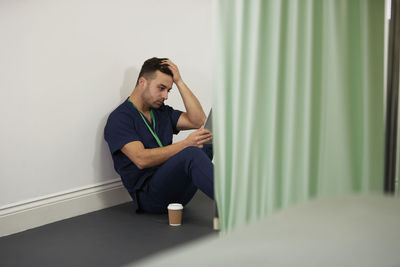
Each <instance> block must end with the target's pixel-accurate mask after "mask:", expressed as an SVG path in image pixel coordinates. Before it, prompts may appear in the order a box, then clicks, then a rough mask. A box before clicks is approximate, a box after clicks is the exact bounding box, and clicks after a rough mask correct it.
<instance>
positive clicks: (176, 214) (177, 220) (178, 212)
mask: <svg viewBox="0 0 400 267" xmlns="http://www.w3.org/2000/svg"><path fill="white" fill-rule="evenodd" d="M182 210H183V206H182V204H179V203H171V204H169V205H168V218H169V225H172V226H179V225H181V224H182Z"/></svg>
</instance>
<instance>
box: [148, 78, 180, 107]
mask: <svg viewBox="0 0 400 267" xmlns="http://www.w3.org/2000/svg"><path fill="white" fill-rule="evenodd" d="M172 84H173V79H172V77H171V76H169V75H167V74H165V73H162V72H161V71H156V73H155V74H154V78H153V79H149V80H146V85H145V88H144V91H143V100H144V101H145V102H146V104H147V105H149V106H150V107H151V108H154V109H157V108H159V107H160V106H161V105H162V104H163V103H164V101H165V100H167V99H168V92H169V91H170V90H171V88H172Z"/></svg>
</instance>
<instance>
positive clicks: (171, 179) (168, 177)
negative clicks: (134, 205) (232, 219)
mask: <svg viewBox="0 0 400 267" xmlns="http://www.w3.org/2000/svg"><path fill="white" fill-rule="evenodd" d="M212 157H213V152H212V145H204V146H203V148H202V149H201V148H198V147H194V146H191V147H187V148H185V149H183V150H182V151H180V152H179V153H177V154H176V155H174V156H172V157H171V158H169V159H168V160H167V161H166V162H164V163H163V164H162V165H161V166H160V167H159V168H158V169H157V171H156V172H155V173H154V174H153V176H152V177H150V178H149V179H148V180H147V181H146V182H145V185H144V186H143V188H142V189H140V190H139V191H137V194H136V196H137V201H138V204H139V212H140V211H144V212H149V213H166V212H167V211H168V210H167V206H168V204H169V203H181V204H182V205H184V206H185V205H186V204H187V203H188V202H189V201H190V200H191V199H192V198H193V196H194V194H195V193H196V191H197V189H200V190H201V191H203V192H204V193H205V194H206V195H207V196H209V197H210V198H211V199H214V165H213V164H212V162H211V160H212Z"/></svg>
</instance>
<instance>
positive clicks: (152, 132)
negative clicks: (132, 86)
mask: <svg viewBox="0 0 400 267" xmlns="http://www.w3.org/2000/svg"><path fill="white" fill-rule="evenodd" d="M128 101H129V102H131V103H132V105H133V107H134V108H135V109H136V110H137V111H138V112H139V114H140V116H141V117H142V119H143V121H144V123H145V124H146V126H147V128H148V129H149V131H150V133H151V134H152V135H153V136H154V139H156V141H157V144H158V145H159V146H160V147H163V145H162V143H161V141H160V139H159V138H158V136H157V134H156V119H155V118H154V114H153V110H151V109H150V115H151V120H152V121H153V127H154V131H153V129H151V127H150V125H149V124H148V123H147V120H146V119H145V118H144V116H143V114H142V112H140V111H139V110H138V108H137V107H136V106H135V104H133V102H132V101H131V100H130V99H129V98H128Z"/></svg>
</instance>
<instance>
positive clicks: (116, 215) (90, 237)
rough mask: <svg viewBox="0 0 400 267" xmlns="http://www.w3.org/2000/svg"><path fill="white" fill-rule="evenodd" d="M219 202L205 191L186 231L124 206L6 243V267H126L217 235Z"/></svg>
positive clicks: (189, 213)
mask: <svg viewBox="0 0 400 267" xmlns="http://www.w3.org/2000/svg"><path fill="white" fill-rule="evenodd" d="M213 207H214V206H213V201H212V200H210V199H209V198H208V197H207V196H205V195H204V194H203V193H201V192H200V191H198V192H197V194H196V195H195V197H194V198H193V200H192V201H191V202H190V203H189V204H188V205H187V206H186V207H185V209H184V213H183V225H182V226H179V227H173V226H169V225H168V216H167V215H157V214H137V213H135V212H134V209H133V206H132V203H126V204H122V205H118V206H115V207H112V208H108V209H104V210H101V211H96V212H92V213H88V214H85V215H82V216H77V217H74V218H71V219H67V220H63V221H60V222H56V223H52V224H48V225H45V226H42V227H38V228H35V229H31V230H28V231H25V232H21V233H17V234H14V235H10V236H6V237H1V238H0V266H2V267H4V266H120V265H123V264H126V263H132V262H135V261H137V260H139V259H143V258H144V257H148V256H151V255H153V254H155V253H157V252H161V251H165V250H167V249H170V248H174V247H176V246H179V245H182V244H185V243H187V242H190V241H193V240H196V239H199V238H201V237H205V236H210V235H216V234H217V232H215V231H214V230H213V229H212V218H213V211H214V209H213Z"/></svg>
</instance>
